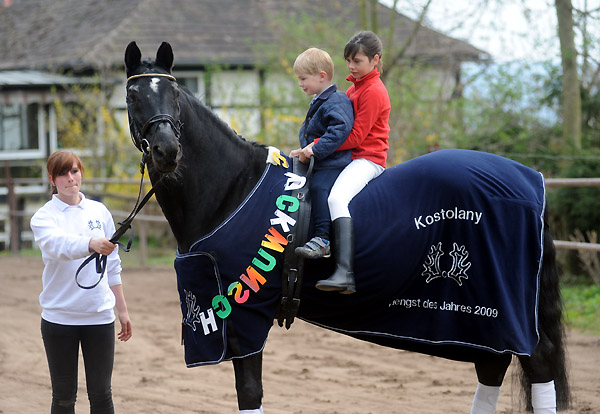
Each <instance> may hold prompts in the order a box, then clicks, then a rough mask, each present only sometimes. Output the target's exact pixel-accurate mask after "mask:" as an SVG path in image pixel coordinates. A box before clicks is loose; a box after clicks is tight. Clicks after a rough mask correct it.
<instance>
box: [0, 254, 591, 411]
mask: <svg viewBox="0 0 600 414" xmlns="http://www.w3.org/2000/svg"><path fill="white" fill-rule="evenodd" d="M42 268H43V265H42V263H41V259H38V258H25V257H0V284H1V286H2V287H1V289H0V332H1V333H0V335H1V336H0V413H2V414H40V413H48V412H50V379H49V375H48V367H47V364H46V358H45V354H44V348H43V345H42V340H41V337H40V329H39V325H40V307H39V304H38V300H37V298H38V295H39V293H40V290H41V271H42ZM123 280H124V289H125V295H126V299H127V302H128V306H129V312H130V315H131V318H132V320H133V333H134V336H133V338H132V339H131V340H130V341H129V342H126V343H121V342H118V343H117V345H116V361H115V369H114V374H113V395H114V402H115V407H116V412H117V413H127V414H137V413H148V414H184V413H207V414H208V413H210V414H220V413H237V403H236V395H235V389H234V377H233V368H232V366H231V364H230V363H222V364H219V365H216V366H208V367H198V368H192V369H188V368H186V367H185V364H184V362H183V349H182V347H181V346H180V320H181V314H180V310H179V303H178V296H177V292H176V282H175V272H174V270H173V269H172V267H158V268H137V267H136V268H126V269H125V271H124V272H123ZM568 352H569V361H570V377H571V386H572V391H573V397H574V398H573V400H574V401H573V408H572V409H570V410H569V411H567V413H568V414H575V413H577V414H580V413H585V414H591V413H600V337H593V336H587V335H582V334H580V333H577V332H569V336H568ZM341 355H342V356H341ZM80 360H81V358H80ZM80 365H81V364H80ZM511 372H512V367H511V369H510V371H509V374H508V376H507V379H506V381H505V385H504V386H503V388H502V393H501V397H500V401H499V403H498V410H497V413H501V414H508V413H520V412H523V409H522V407H521V406H520V400H519V398H518V395H519V393H518V387H517V385H516V382H515V380H512V379H511V378H512V377H511ZM84 377H85V376H84V374H83V366H82V365H81V368H80V377H79V383H80V390H79V395H78V396H79V401H78V403H77V412H78V413H85V412H89V404H88V402H87V396H86V392H85V378H84ZM263 380H264V393H265V397H264V400H263V402H264V408H265V413H266V414H284V413H286V414H289V413H294V414H300V413H303V414H333V413H340V414H352V413H360V414H366V413H372V414H394V413H413V414H419V413H444V414H454V413H456V414H458V413H461V414H465V413H468V412H469V411H470V408H471V401H472V396H473V393H474V391H475V388H476V384H477V382H476V377H475V372H474V369H473V367H472V365H470V364H464V363H458V362H452V361H446V360H441V359H437V358H433V357H429V356H423V355H418V354H413V353H408V352H403V351H397V350H392V349H386V348H382V347H380V346H376V345H372V344H368V343H363V342H360V341H357V340H354V339H352V338H348V337H345V336H342V335H338V334H335V333H332V332H329V331H326V330H323V329H319V328H316V327H313V326H311V325H308V324H306V323H304V322H302V321H297V322H295V323H294V325H293V326H292V328H291V329H290V330H289V331H286V330H285V329H282V328H279V327H278V326H275V327H273V329H272V331H271V335H270V337H269V341H268V343H267V347H266V349H265V355H264V372H263Z"/></svg>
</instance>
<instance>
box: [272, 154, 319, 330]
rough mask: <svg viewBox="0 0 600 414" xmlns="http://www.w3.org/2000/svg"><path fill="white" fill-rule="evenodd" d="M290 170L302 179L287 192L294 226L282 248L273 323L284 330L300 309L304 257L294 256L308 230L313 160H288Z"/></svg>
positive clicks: (288, 326)
mask: <svg viewBox="0 0 600 414" xmlns="http://www.w3.org/2000/svg"><path fill="white" fill-rule="evenodd" d="M292 160H293V164H292V170H293V172H294V174H296V175H300V176H303V177H306V182H305V184H304V186H303V187H301V188H298V189H295V190H291V191H292V194H291V195H292V197H295V198H297V199H298V201H299V206H298V209H297V210H296V211H295V212H294V213H291V214H290V216H291V217H292V218H293V219H294V220H296V225H295V226H294V227H293V229H294V230H292V231H291V232H290V233H289V234H288V235H287V238H288V244H287V245H286V248H285V252H284V258H283V269H282V272H281V275H282V276H281V277H282V283H281V286H282V292H281V302H280V304H279V309H278V310H277V323H278V324H279V326H281V327H283V325H284V323H285V327H286V329H290V327H291V326H292V323H293V322H294V318H295V317H296V315H297V314H298V309H299V307H300V293H301V290H302V279H303V276H304V258H303V257H301V256H300V255H298V254H296V252H295V250H296V247H300V246H303V245H304V243H306V242H307V241H308V230H309V226H310V213H311V201H310V191H309V189H310V180H311V176H312V170H313V165H314V159H313V158H311V159H310V164H305V163H302V162H300V160H299V159H298V158H292Z"/></svg>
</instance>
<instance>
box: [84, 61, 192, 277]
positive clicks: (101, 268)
mask: <svg viewBox="0 0 600 414" xmlns="http://www.w3.org/2000/svg"><path fill="white" fill-rule="evenodd" d="M157 76H158V77H164V78H167V79H169V80H172V81H176V79H175V77H174V76H171V75H167V74H163V73H143V74H140V75H133V76H130V77H129V78H127V82H126V84H128V83H129V81H131V80H133V79H137V78H142V77H157ZM128 106H129V105H128ZM127 116H128V117H129V130H130V132H131V139H132V141H133V144H134V145H135V147H136V148H137V149H138V150H140V151H141V152H142V160H141V162H140V173H141V174H142V177H141V179H140V188H139V191H138V197H137V200H136V202H135V205H134V207H133V210H132V211H131V213H130V214H129V216H127V218H126V219H125V220H123V221H121V222H119V223H118V224H119V226H120V227H119V228H118V229H117V230H116V231H115V233H114V234H113V235H112V237H111V238H110V242H111V243H114V244H118V245H119V246H121V247H122V248H123V250H124V251H126V252H128V251H130V250H131V244H132V243H133V238H134V236H135V230H134V228H133V225H132V224H131V223H132V222H133V219H134V218H135V216H136V215H137V214H138V213H139V212H140V211H141V210H142V208H143V207H144V206H145V205H146V203H147V202H148V200H150V198H151V197H152V196H153V195H154V192H155V191H156V190H155V189H156V186H157V185H158V183H160V181H161V180H162V177H163V176H161V177H160V178H159V180H158V181H157V182H156V183H155V184H154V185H153V186H152V188H151V189H150V190H149V191H148V193H146V195H145V196H144V198H141V197H142V191H143V188H144V171H145V169H146V164H147V163H148V161H149V159H150V157H151V154H150V151H151V148H150V143H149V142H148V140H147V139H146V138H144V135H145V134H146V132H148V130H149V129H150V127H151V126H152V125H153V124H155V123H159V122H168V123H169V124H170V125H171V127H172V128H173V131H174V132H175V136H176V137H177V140H179V138H180V136H181V127H182V125H183V124H182V123H181V121H179V120H178V121H175V119H174V118H173V117H172V116H171V115H169V114H158V115H154V116H153V117H151V118H150V119H148V120H147V121H146V123H144V125H143V126H142V128H141V131H140V129H139V128H138V126H137V125H136V123H135V121H134V120H133V118H132V117H131V115H130V111H129V110H128V111H127ZM142 144H145V145H142ZM140 199H141V201H140ZM129 229H131V234H130V236H129V241H128V242H127V244H126V245H124V244H122V243H121V242H119V240H120V239H121V237H123V235H124V234H125V232H127V230H129ZM107 259H108V257H107V256H105V255H102V254H100V253H98V252H94V253H92V254H91V255H90V256H88V258H87V259H85V261H84V262H83V263H81V265H80V266H79V268H78V269H77V272H76V273H75V283H77V286H79V287H80V288H82V289H93V288H95V287H96V286H98V284H99V283H100V281H101V280H102V278H103V277H104V274H105V273H106V262H107ZM92 260H96V273H98V274H99V275H100V277H99V278H98V280H97V281H96V283H94V284H93V285H82V284H81V283H79V273H80V272H81V270H82V269H83V268H84V267H85V266H86V265H87V264H88V263H90V262H91V261H92Z"/></svg>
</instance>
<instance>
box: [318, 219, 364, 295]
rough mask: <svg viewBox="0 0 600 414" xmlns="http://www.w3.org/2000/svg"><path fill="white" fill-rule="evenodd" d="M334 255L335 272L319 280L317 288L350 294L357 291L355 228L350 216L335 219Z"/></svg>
mask: <svg viewBox="0 0 600 414" xmlns="http://www.w3.org/2000/svg"><path fill="white" fill-rule="evenodd" d="M333 235H334V237H333V256H334V257H335V263H336V266H335V272H333V275H331V276H330V277H329V279H325V280H319V281H318V282H317V285H316V287H317V289H320V290H326V291H338V292H340V293H344V294H349V293H354V292H356V287H355V283H354V228H353V225H352V219H351V218H350V217H340V218H338V219H335V220H334V221H333Z"/></svg>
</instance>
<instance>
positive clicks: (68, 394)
mask: <svg viewBox="0 0 600 414" xmlns="http://www.w3.org/2000/svg"><path fill="white" fill-rule="evenodd" d="M41 329H42V339H43V340H44V347H45V349H46V357H47V358H48V367H49V369H50V380H51V382H52V408H51V411H50V412H51V414H73V413H75V400H76V398H77V367H78V359H79V344H81V350H82V353H83V362H84V365H85V379H86V384H87V392H88V398H89V400H90V413H92V414H114V412H115V411H114V406H113V401H112V392H111V377H112V370H113V363H114V355H115V329H114V322H113V323H110V324H107V325H59V324H56V323H52V322H48V321H46V320H44V319H42V327H41Z"/></svg>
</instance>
